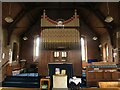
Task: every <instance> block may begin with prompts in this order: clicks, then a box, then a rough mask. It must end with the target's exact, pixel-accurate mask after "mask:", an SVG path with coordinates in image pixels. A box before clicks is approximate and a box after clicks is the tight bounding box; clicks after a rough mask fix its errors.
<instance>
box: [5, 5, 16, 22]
mask: <svg viewBox="0 0 120 90" xmlns="http://www.w3.org/2000/svg"><path fill="white" fill-rule="evenodd" d="M5 21H6V22H7V23H12V22H13V21H14V20H13V18H12V17H11V3H10V5H9V13H8V16H7V17H5Z"/></svg>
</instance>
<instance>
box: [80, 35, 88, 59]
mask: <svg viewBox="0 0 120 90" xmlns="http://www.w3.org/2000/svg"><path fill="white" fill-rule="evenodd" d="M81 56H82V61H87V42H86V38H85V37H84V36H81Z"/></svg>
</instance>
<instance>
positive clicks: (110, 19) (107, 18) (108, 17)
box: [105, 2, 113, 23]
mask: <svg viewBox="0 0 120 90" xmlns="http://www.w3.org/2000/svg"><path fill="white" fill-rule="evenodd" d="M107 11H108V15H107V17H106V18H105V22H107V23H110V22H112V21H113V17H112V16H110V14H109V13H110V10H109V5H108V2H107Z"/></svg>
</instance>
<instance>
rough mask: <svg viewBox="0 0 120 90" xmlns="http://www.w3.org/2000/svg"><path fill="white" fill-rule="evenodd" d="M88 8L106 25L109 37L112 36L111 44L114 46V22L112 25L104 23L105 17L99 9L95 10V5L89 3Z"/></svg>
mask: <svg viewBox="0 0 120 90" xmlns="http://www.w3.org/2000/svg"><path fill="white" fill-rule="evenodd" d="M88 6H89V7H90V10H91V11H92V12H93V13H94V15H95V16H96V17H97V18H98V19H99V20H100V21H101V22H102V24H103V25H104V27H105V28H106V30H107V32H108V33H109V36H110V40H111V44H112V46H113V40H112V37H113V30H114V29H115V28H114V27H113V22H111V23H106V22H105V21H104V19H105V16H104V15H103V14H102V12H101V11H100V10H99V9H97V8H94V5H93V4H92V3H88Z"/></svg>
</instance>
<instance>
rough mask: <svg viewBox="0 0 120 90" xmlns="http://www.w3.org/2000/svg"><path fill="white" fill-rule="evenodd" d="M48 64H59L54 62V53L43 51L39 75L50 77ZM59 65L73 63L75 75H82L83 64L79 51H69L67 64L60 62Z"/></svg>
mask: <svg viewBox="0 0 120 90" xmlns="http://www.w3.org/2000/svg"><path fill="white" fill-rule="evenodd" d="M48 63H57V62H54V59H53V51H50V50H49V51H47V50H43V51H42V52H41V55H40V62H39V73H40V74H41V75H42V76H46V75H48ZM58 63H72V64H73V70H74V75H77V76H80V75H81V70H82V64H81V59H80V52H79V51H75V50H71V51H68V60H67V62H58Z"/></svg>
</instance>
